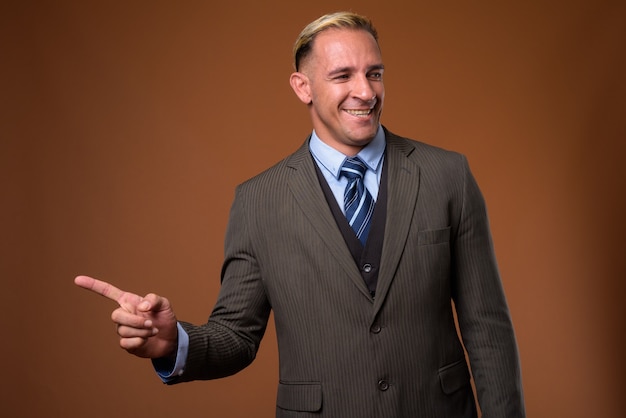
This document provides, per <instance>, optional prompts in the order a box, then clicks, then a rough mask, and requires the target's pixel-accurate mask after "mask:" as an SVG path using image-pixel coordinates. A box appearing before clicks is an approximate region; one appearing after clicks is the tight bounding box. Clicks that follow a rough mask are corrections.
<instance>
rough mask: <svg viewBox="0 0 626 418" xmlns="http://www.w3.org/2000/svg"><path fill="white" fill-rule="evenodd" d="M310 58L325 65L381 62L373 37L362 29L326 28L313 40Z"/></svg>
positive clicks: (376, 63)
mask: <svg viewBox="0 0 626 418" xmlns="http://www.w3.org/2000/svg"><path fill="white" fill-rule="evenodd" d="M311 55H312V56H311V58H312V59H313V60H314V61H316V62H317V63H318V64H322V65H323V66H325V67H328V66H333V65H346V64H352V65H356V64H362V65H378V64H381V63H382V58H381V53H380V48H379V46H378V43H377V42H376V40H375V39H374V37H373V36H372V35H371V34H370V33H369V32H367V31H365V30H362V29H327V30H325V31H324V32H321V33H320V34H318V35H317V37H316V38H315V41H314V42H313V48H312V54H311Z"/></svg>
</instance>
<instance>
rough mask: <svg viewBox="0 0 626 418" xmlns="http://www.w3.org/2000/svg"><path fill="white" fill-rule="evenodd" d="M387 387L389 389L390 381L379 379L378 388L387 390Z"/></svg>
mask: <svg viewBox="0 0 626 418" xmlns="http://www.w3.org/2000/svg"><path fill="white" fill-rule="evenodd" d="M387 389H389V382H387V381H386V380H382V379H381V380H379V381H378V390H381V391H383V392H384V391H386V390H387Z"/></svg>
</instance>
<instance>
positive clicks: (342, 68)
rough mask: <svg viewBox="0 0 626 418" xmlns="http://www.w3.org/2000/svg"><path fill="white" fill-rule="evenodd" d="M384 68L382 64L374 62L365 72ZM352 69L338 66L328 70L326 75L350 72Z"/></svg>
mask: <svg viewBox="0 0 626 418" xmlns="http://www.w3.org/2000/svg"><path fill="white" fill-rule="evenodd" d="M384 69H385V66H384V65H383V64H375V65H372V66H370V67H368V68H367V72H368V73H369V72H370V71H373V70H384ZM352 70H353V67H339V68H335V69H334V70H331V71H330V72H328V76H329V77H332V76H333V75H337V74H342V73H348V72H351V71H352Z"/></svg>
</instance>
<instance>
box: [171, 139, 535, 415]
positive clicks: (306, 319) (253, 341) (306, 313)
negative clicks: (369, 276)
mask: <svg viewBox="0 0 626 418" xmlns="http://www.w3.org/2000/svg"><path fill="white" fill-rule="evenodd" d="M386 140H387V147H386V151H385V164H388V166H387V169H388V170H389V171H388V200H387V221H386V228H385V234H384V243H383V250H382V257H381V265H380V271H379V276H378V286H377V294H376V298H375V299H373V298H372V297H371V296H370V294H369V292H368V290H367V288H366V286H365V284H364V282H363V279H362V277H361V275H360V273H359V268H358V267H357V265H356V263H355V261H354V259H353V258H352V257H351V255H350V252H349V250H348V248H347V246H346V244H345V241H344V239H343V237H342V235H341V233H340V232H339V229H338V227H337V224H336V222H335V219H334V218H333V216H332V214H331V211H330V209H329V207H328V204H327V202H326V200H325V198H324V194H323V192H322V189H321V187H320V184H319V181H318V178H317V177H316V174H315V167H314V164H315V163H314V161H313V159H312V157H311V155H310V153H309V150H308V141H307V143H305V144H304V145H303V146H302V147H300V149H298V150H297V151H296V152H295V153H294V154H292V155H291V156H289V157H288V158H286V159H285V160H283V161H281V162H280V163H278V164H277V165H276V166H274V167H272V168H270V169H269V170H267V171H265V172H263V173H261V174H259V175H258V176H256V177H254V178H252V179H251V180H249V181H247V182H245V183H243V184H242V185H240V186H239V187H238V188H237V191H236V197H235V200H234V203H233V206H232V209H231V215H230V221H229V226H228V230H227V234H226V243H225V251H226V258H225V262H224V265H223V270H222V287H221V290H220V294H219V298H218V301H217V304H216V306H215V308H214V311H213V313H212V314H211V317H210V319H209V321H208V323H207V324H205V325H201V326H195V325H191V324H188V323H183V327H184V328H185V329H186V331H187V332H188V334H189V337H190V351H189V356H188V360H187V364H186V367H185V371H184V373H183V374H182V375H181V376H180V377H179V378H178V379H177V380H175V381H174V382H172V383H178V382H181V381H189V380H196V379H214V378H219V377H223V376H227V375H230V374H233V373H236V372H237V371H239V370H241V369H242V368H244V367H245V366H247V365H248V364H249V363H250V362H251V361H252V360H253V359H254V357H255V354H256V351H257V348H258V346H259V344H260V341H261V338H262V337H263V334H264V332H265V328H266V324H267V320H268V317H269V313H270V310H273V312H274V319H275V324H276V332H277V338H278V345H279V356H280V382H279V387H278V399H277V409H276V416H277V417H314V416H315V417H321V416H323V417H333V418H346V417H354V418H367V417H372V418H381V417H421V418H426V417H454V418H461V417H463V418H466V417H467V418H469V417H474V416H475V414H476V411H475V406H474V396H473V392H472V389H471V386H470V374H469V371H468V366H467V363H466V361H465V356H464V352H463V346H462V344H461V342H460V340H459V337H458V335H457V332H456V328H455V325H454V319H453V313H452V308H451V299H452V300H454V303H455V307H456V310H457V314H458V319H459V324H460V329H461V332H462V336H463V337H462V340H463V343H464V344H465V347H466V348H467V351H468V354H469V360H470V364H471V370H472V373H473V376H474V379H475V382H476V387H477V393H478V398H479V402H480V406H481V409H482V411H483V416H484V417H485V418H489V417H502V418H505V417H506V418H514V417H522V416H524V405H523V396H522V388H521V377H520V368H519V362H518V354H517V347H516V342H515V337H514V333H513V328H512V324H511V320H510V316H509V311H508V308H507V304H506V300H505V296H504V293H503V289H502V286H501V283H500V278H499V273H498V270H497V265H496V260H495V258H494V252H493V247H492V241H491V235H490V232H489V225H488V219H487V213H486V210H485V205H484V200H483V197H482V195H481V193H480V191H479V188H478V186H477V184H476V182H475V181H474V178H473V176H472V175H471V172H470V170H469V167H468V164H467V162H466V160H465V158H464V157H463V156H462V155H460V154H457V153H453V152H449V151H444V150H442V149H439V148H436V147H432V146H429V145H426V144H423V143H420V142H415V141H411V140H408V139H405V138H400V137H397V136H395V135H393V134H391V133H390V132H388V131H386Z"/></svg>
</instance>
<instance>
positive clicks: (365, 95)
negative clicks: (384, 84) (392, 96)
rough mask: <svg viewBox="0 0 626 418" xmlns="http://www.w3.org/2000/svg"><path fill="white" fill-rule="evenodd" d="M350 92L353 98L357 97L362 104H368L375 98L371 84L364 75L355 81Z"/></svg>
mask: <svg viewBox="0 0 626 418" xmlns="http://www.w3.org/2000/svg"><path fill="white" fill-rule="evenodd" d="M352 92H353V95H354V96H355V97H358V98H359V99H361V100H363V101H364V102H369V101H371V100H374V98H376V92H375V91H374V89H373V88H372V83H371V81H370V80H369V79H368V78H367V76H365V75H363V76H360V77H357V78H356V79H355V85H354V87H353V90H352Z"/></svg>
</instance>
